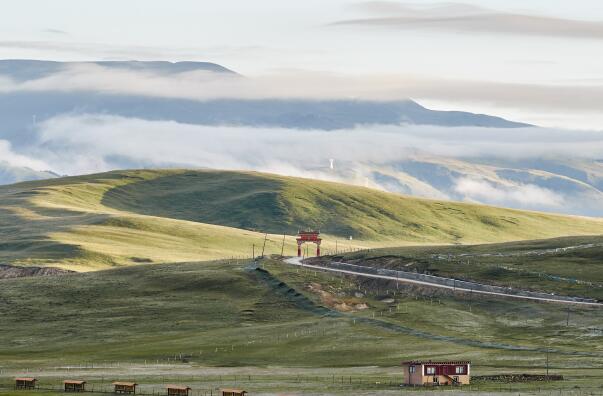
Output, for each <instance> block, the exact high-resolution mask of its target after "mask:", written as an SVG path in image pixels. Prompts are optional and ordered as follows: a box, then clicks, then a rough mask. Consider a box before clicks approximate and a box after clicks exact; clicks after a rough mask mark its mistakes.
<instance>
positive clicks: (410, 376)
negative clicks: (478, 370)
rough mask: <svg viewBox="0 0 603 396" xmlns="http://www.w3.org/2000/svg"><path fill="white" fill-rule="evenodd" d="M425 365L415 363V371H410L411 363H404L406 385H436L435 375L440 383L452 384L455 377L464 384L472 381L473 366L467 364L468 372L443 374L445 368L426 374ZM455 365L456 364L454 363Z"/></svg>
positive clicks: (466, 369)
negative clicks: (432, 373) (433, 373)
mask: <svg viewBox="0 0 603 396" xmlns="http://www.w3.org/2000/svg"><path fill="white" fill-rule="evenodd" d="M425 366H426V365H424V364H423V365H421V364H417V365H415V372H414V373H411V372H410V365H406V364H405V365H403V366H402V367H403V371H404V384H406V385H434V384H436V383H434V382H433V379H434V377H437V378H438V382H437V384H440V385H452V382H453V380H452V379H453V378H454V377H458V382H459V383H460V384H462V385H469V383H470V382H471V366H469V365H465V371H466V374H449V375H444V374H442V371H443V370H439V369H438V370H437V371H436V374H435V375H425ZM453 366H454V365H453Z"/></svg>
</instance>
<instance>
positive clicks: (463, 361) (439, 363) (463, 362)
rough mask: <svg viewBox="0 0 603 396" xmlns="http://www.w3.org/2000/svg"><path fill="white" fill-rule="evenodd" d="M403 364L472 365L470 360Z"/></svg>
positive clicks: (423, 361) (416, 361) (414, 361)
mask: <svg viewBox="0 0 603 396" xmlns="http://www.w3.org/2000/svg"><path fill="white" fill-rule="evenodd" d="M402 364H409V365H410V364H416V365H420V364H433V365H436V366H437V365H444V364H471V361H470V360H451V361H449V362H442V361H440V362H432V361H431V360H428V361H425V360H410V361H408V362H402Z"/></svg>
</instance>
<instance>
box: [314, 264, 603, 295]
mask: <svg viewBox="0 0 603 396" xmlns="http://www.w3.org/2000/svg"><path fill="white" fill-rule="evenodd" d="M320 266H322V267H326V268H331V269H337V270H342V271H351V272H355V273H360V274H367V275H377V276H385V277H389V278H392V279H391V280H411V281H416V282H422V283H426V284H432V285H436V286H444V287H446V288H449V289H452V290H457V289H458V290H459V291H466V292H483V293H495V294H502V295H510V296H517V297H523V298H529V299H543V300H554V301H560V302H571V303H587V304H596V303H597V300H594V299H589V298H582V297H569V296H559V295H555V294H549V293H542V292H532V291H526V290H519V289H514V288H511V287H501V286H492V285H486V284H482V283H477V282H468V281H464V280H459V279H454V278H445V277H440V276H434V275H427V274H421V273H418V272H408V271H397V270H390V269H383V268H375V267H367V266H362V265H357V264H350V263H345V262H335V261H332V262H329V263H321V264H320V265H314V267H320Z"/></svg>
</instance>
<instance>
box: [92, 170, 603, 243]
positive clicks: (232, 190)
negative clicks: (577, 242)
mask: <svg viewBox="0 0 603 396" xmlns="http://www.w3.org/2000/svg"><path fill="white" fill-rule="evenodd" d="M102 203H103V204H104V205H106V206H108V207H112V208H117V209H120V210H127V211H131V212H136V213H142V214H149V215H158V216H163V217H172V218H178V219H185V220H193V221H200V222H204V223H211V224H221V225H227V226H231V227H236V228H245V229H261V230H266V231H269V232H273V233H280V232H284V231H289V232H290V231H291V230H293V231H295V230H296V229H297V228H298V227H312V228H320V229H321V231H323V232H325V233H328V234H331V235H336V236H339V237H344V238H345V237H347V236H350V235H351V236H352V237H354V238H357V239H362V240H377V241H395V242H397V243H408V242H415V243H454V242H460V243H466V242H494V241H508V240H517V239H535V238H538V237H552V236H561V235H573V234H576V235H578V234H581V235H583V234H601V233H603V221H601V220H596V221H595V220H587V219H583V218H582V219H581V218H572V217H563V216H555V215H550V214H542V213H534V212H522V211H518V210H509V209H501V208H494V207H487V206H482V205H472V204H464V203H453V202H445V201H431V200H424V199H417V198H410V197H407V196H401V195H396V194H390V193H385V192H380V191H376V190H372V189H368V188H362V187H356V186H350V185H345V184H339V183H330V182H322V181H316V180H308V179H300V178H292V177H284V176H277V175H269V174H261V173H252V172H220V171H172V172H169V173H168V174H166V175H163V176H161V175H157V177H154V178H152V179H146V180H142V181H139V182H137V183H128V184H123V185H120V186H118V187H116V188H114V189H112V190H110V191H108V192H107V193H106V194H105V195H104V198H103V201H102Z"/></svg>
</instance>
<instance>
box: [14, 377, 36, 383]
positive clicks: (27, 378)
mask: <svg viewBox="0 0 603 396" xmlns="http://www.w3.org/2000/svg"><path fill="white" fill-rule="evenodd" d="M35 380H36V379H35V378H31V377H21V378H15V381H27V382H31V381H35Z"/></svg>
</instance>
